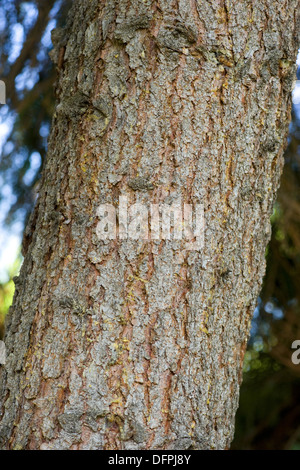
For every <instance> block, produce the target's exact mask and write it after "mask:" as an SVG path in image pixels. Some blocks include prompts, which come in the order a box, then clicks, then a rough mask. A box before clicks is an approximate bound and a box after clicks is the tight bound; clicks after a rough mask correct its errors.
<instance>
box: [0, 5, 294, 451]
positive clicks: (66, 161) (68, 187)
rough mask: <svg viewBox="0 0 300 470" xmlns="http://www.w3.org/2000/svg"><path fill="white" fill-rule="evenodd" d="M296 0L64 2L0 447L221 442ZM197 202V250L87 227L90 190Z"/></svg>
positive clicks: (267, 198) (242, 344)
mask: <svg viewBox="0 0 300 470" xmlns="http://www.w3.org/2000/svg"><path fill="white" fill-rule="evenodd" d="M298 14H299V2H298V0H286V1H282V2H276V1H273V0H272V1H271V0H260V1H253V0H252V1H245V2H240V1H227V0H226V1H223V0H220V1H214V2H208V1H205V0H197V1H196V0H191V1H188V0H178V1H172V0H170V1H166V0H164V1H163V0H160V1H155V2H153V1H149V0H143V1H142V0H141V1H140V0H131V1H130V0H129V1H124V0H118V1H112V0H109V1H107V2H104V1H100V0H92V1H89V2H86V1H84V0H77V1H75V2H74V5H73V8H72V11H71V12H70V17H69V23H68V26H67V28H66V30H64V31H61V30H60V31H56V32H55V33H54V34H53V39H54V41H55V48H54V50H53V52H52V57H53V59H54V60H55V61H56V63H57V68H58V82H57V97H58V104H57V107H56V112H55V115H54V118H53V124H52V131H51V135H50V139H49V150H48V156H47V162H46V165H45V168H44V171H43V177H42V181H41V189H40V194H39V198H38V201H37V204H36V207H35V210H34V212H33V214H32V217H31V220H30V221H29V224H28V226H27V228H26V231H25V235H24V242H23V250H24V254H25V259H24V263H23V266H22V270H21V273H20V276H19V278H18V279H17V280H16V293H15V297H14V302H13V306H12V307H11V309H10V313H9V315H8V318H7V323H6V337H5V343H6V347H7V363H6V366H5V367H1V372H0V374H1V375H0V378H1V380H0V383H1V389H0V390H1V391H0V411H1V425H0V442H1V447H2V448H4V449H20V448H25V449H148V448H151V449H226V448H228V447H229V446H230V442H231V440H232V437H233V433H234V417H235V413H236V409H237V406H238V396H239V385H240V382H241V376H242V363H243V356H244V352H245V348H246V344H247V338H248V335H249V328H250V323H251V315H252V313H253V310H254V307H255V302H256V299H257V295H258V293H259V289H260V286H261V282H262V277H263V274H264V270H265V260H264V254H265V249H266V246H267V242H268V240H269V237H270V221H269V219H270V214H271V211H272V206H273V203H274V198H275V195H276V190H277V188H278V184H279V179H280V174H281V170H282V165H283V158H282V155H283V150H284V147H285V145H286V137H287V132H288V124H289V120H290V108H291V88H292V82H293V79H294V78H295V66H294V63H295V57H296V51H297V46H298V37H297V32H298V31H299V22H298V19H297V18H298V17H299V16H298ZM120 194H129V196H130V200H131V202H135V201H139V202H142V203H144V204H146V205H149V204H150V203H162V202H165V203H172V202H173V201H174V200H175V199H176V198H177V197H178V196H181V199H182V200H183V201H185V202H187V203H191V204H196V203H198V202H201V203H203V204H204V208H205V223H206V230H205V247H204V249H203V250H201V251H200V252H197V251H189V252H187V251H186V250H184V249H183V248H182V244H181V242H180V241H176V242H174V241H172V240H170V241H151V242H148V241H132V240H125V241H120V240H112V241H107V242H103V241H99V240H98V238H97V236H96V225H97V217H96V210H97V207H98V206H99V204H100V203H112V204H114V205H115V206H117V204H118V198H119V195H120Z"/></svg>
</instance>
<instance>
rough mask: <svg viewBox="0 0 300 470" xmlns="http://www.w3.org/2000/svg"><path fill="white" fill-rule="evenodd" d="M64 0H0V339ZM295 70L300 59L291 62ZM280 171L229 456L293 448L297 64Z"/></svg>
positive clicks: (299, 329) (299, 376) (299, 372)
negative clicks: (0, 93)
mask: <svg viewBox="0 0 300 470" xmlns="http://www.w3.org/2000/svg"><path fill="white" fill-rule="evenodd" d="M70 4H71V0H47V2H46V1H45V0H34V1H30V2H27V1H25V2H24V1H21V0H6V1H5V2H2V5H1V6H0V80H3V81H4V82H5V84H6V96H7V105H0V339H2V338H3V333H4V318H5V315H6V313H7V311H8V308H9V306H10V304H11V302H12V297H13V293H14V283H13V281H12V278H13V277H14V276H15V275H16V274H17V273H18V271H19V268H20V265H21V263H22V256H21V254H20V245H21V240H22V232H23V228H24V224H25V223H26V219H27V217H28V214H29V212H30V210H31V208H32V206H33V204H34V201H35V198H36V195H37V192H38V184H39V183H38V181H39V177H40V173H41V168H42V165H43V160H44V157H45V154H46V151H47V137H48V134H49V128H50V122H51V116H52V113H53V109H54V101H55V97H54V92H53V85H54V81H55V70H54V67H53V66H52V62H51V60H50V58H49V55H48V53H49V51H50V50H51V47H52V45H51V30H52V29H53V28H54V27H57V26H64V23H65V21H66V14H67V11H68V9H69V7H70ZM298 65H299V66H300V56H298ZM296 78H298V79H299V81H297V82H296V84H295V89H294V92H293V112H292V122H291V125H290V135H289V138H288V147H287V150H286V153H285V168H284V172H283V175H282V180H281V187H280V191H279V193H278V198H277V202H276V205H275V207H274V212H273V215H272V226H273V234H272V239H271V242H270V244H269V246H268V249H267V252H266V257H267V272H266V276H265V279H264V285H263V288H262V291H261V294H260V297H259V299H258V301H257V307H256V309H255V312H254V315H253V322H252V330H251V338H250V341H249V344H248V349H247V352H246V357H245V364H244V379H243V385H242V388H241V396H240V406H239V410H238V413H237V418H236V433H235V439H234V441H233V444H232V448H233V449H270V450H271V449H295V450H297V449H298V450H300V365H295V364H293V362H292V360H291V355H292V353H293V350H292V349H291V345H292V343H293V341H295V340H300V67H299V69H298V77H296V76H295V80H296Z"/></svg>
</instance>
